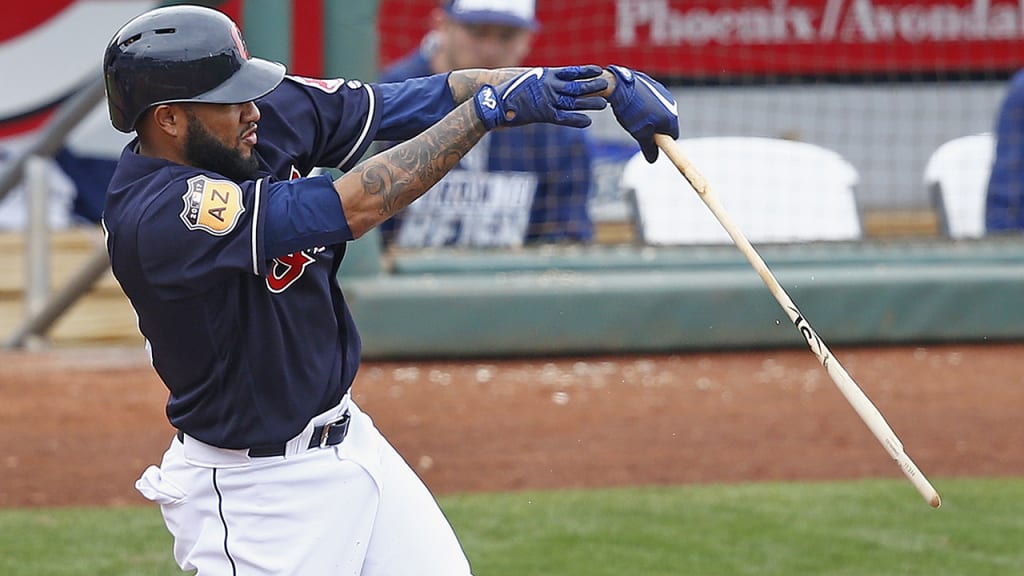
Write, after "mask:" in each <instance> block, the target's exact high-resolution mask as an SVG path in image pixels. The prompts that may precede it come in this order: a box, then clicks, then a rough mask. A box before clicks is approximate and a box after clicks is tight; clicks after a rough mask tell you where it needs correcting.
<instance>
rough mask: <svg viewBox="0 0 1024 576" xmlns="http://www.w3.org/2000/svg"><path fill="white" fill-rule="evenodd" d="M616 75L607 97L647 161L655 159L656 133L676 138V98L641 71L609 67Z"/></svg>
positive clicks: (677, 116)
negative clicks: (613, 87) (613, 86)
mask: <svg viewBox="0 0 1024 576" xmlns="http://www.w3.org/2000/svg"><path fill="white" fill-rule="evenodd" d="M608 70H610V71H611V72H612V74H615V80H616V83H615V89H614V90H612V93H611V95H610V96H608V102H609V103H611V105H612V112H614V113H615V119H616V120H618V121H619V124H621V125H622V127H623V128H625V129H626V131H627V132H629V133H630V134H631V135H632V136H633V138H636V141H637V142H639V143H640V150H641V151H643V153H644V158H646V159H647V161H648V162H650V163H652V164H653V163H654V161H655V160H657V159H658V146H657V145H656V144H655V143H654V135H655V134H668V135H669V136H671V137H672V138H673V139H676V138H679V110H678V108H677V107H676V101H675V98H673V97H672V94H671V93H670V92H669V91H668V89H667V88H665V87H664V86H662V85H661V84H660V83H659V82H658V81H657V80H654V79H653V78H651V77H650V76H648V75H647V74H644V73H643V72H637V71H635V70H630V69H629V68H623V67H622V66H609V67H608Z"/></svg>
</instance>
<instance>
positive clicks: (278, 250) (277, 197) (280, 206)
mask: <svg viewBox="0 0 1024 576" xmlns="http://www.w3.org/2000/svg"><path fill="white" fill-rule="evenodd" d="M266 204H267V220H266V224H265V226H264V227H263V230H264V231H263V234H262V235H263V243H264V245H265V251H266V255H265V257H266V258H267V259H268V260H270V259H273V258H278V257H280V256H284V255H286V254H291V253H292V252H296V251H298V250H302V249H305V248H312V247H315V246H332V245H335V244H342V243H344V242H348V241H349V240H352V231H351V230H350V229H349V227H348V221H347V220H346V219H345V213H344V211H343V209H342V206H341V199H340V198H338V192H337V191H336V190H335V189H334V183H333V182H332V181H331V178H330V176H327V175H320V176H313V177H311V178H299V179H297V180H288V181H286V182H273V183H271V184H270V185H269V189H268V193H267V202H266Z"/></svg>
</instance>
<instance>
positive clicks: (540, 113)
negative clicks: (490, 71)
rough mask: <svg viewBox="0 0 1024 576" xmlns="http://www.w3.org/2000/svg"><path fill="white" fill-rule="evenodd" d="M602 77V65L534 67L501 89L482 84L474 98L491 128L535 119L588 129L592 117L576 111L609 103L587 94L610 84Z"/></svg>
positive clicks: (500, 87) (600, 108)
mask: <svg viewBox="0 0 1024 576" xmlns="http://www.w3.org/2000/svg"><path fill="white" fill-rule="evenodd" d="M600 76H601V68H600V67H598V66H566V67H564V68H532V69H530V70H528V71H526V72H523V73H522V74H520V75H518V76H516V77H515V78H513V79H511V80H509V81H507V82H505V83H503V84H501V85H500V86H498V87H497V88H495V87H493V86H489V85H485V86H482V87H480V89H479V90H478V91H477V93H476V96H475V97H474V100H473V101H474V103H475V104H476V113H477V115H479V116H480V119H481V120H483V122H484V125H486V126H487V129H488V130H493V129H494V128H497V127H499V126H522V125H524V124H533V123H535V122H547V123H550V124H561V125H563V126H572V127H574V128H585V127H587V126H590V123H591V120H590V117H588V116H587V115H586V114H582V113H580V112H576V110H603V109H604V107H605V106H607V104H608V103H607V102H606V101H605V99H604V98H601V97H599V96H584V95H585V94H596V93H597V92H600V91H602V90H604V89H605V88H607V87H608V81H607V80H605V79H604V78H601V77H600Z"/></svg>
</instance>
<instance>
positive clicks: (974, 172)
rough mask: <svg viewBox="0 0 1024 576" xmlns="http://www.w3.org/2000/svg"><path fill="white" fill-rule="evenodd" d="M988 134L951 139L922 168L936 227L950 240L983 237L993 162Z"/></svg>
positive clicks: (992, 143)
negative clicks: (935, 218)
mask: <svg viewBox="0 0 1024 576" xmlns="http://www.w3.org/2000/svg"><path fill="white" fill-rule="evenodd" d="M995 150H996V139H995V137H994V136H993V135H992V134H991V133H989V132H984V133H982V134H972V135H970V136H961V137H959V138H954V139H952V140H950V141H948V142H946V143H944V144H943V145H941V146H939V147H938V148H936V149H935V152H933V153H932V155H931V157H930V158H929V159H928V163H927V164H926V165H925V169H924V185H925V188H926V189H927V190H928V193H929V194H930V195H931V199H932V203H933V205H934V207H935V210H936V212H937V213H938V217H939V226H940V228H941V229H942V231H943V233H945V235H947V236H949V237H950V238H957V239H960V238H980V237H982V236H984V235H985V194H986V191H987V190H988V178H989V174H991V172H992V162H993V160H994V159H995Z"/></svg>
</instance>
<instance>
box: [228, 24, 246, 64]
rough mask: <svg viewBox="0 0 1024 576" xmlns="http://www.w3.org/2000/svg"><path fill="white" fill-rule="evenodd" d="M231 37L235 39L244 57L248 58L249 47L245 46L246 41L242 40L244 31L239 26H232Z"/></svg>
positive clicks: (239, 51)
mask: <svg viewBox="0 0 1024 576" xmlns="http://www.w3.org/2000/svg"><path fill="white" fill-rule="evenodd" d="M231 38H232V39H233V40H234V41H235V46H236V47H237V48H238V53H239V54H241V55H242V58H244V59H246V60H248V59H249V49H248V48H246V47H245V41H244V40H242V31H241V30H239V29H238V26H232V27H231Z"/></svg>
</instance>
